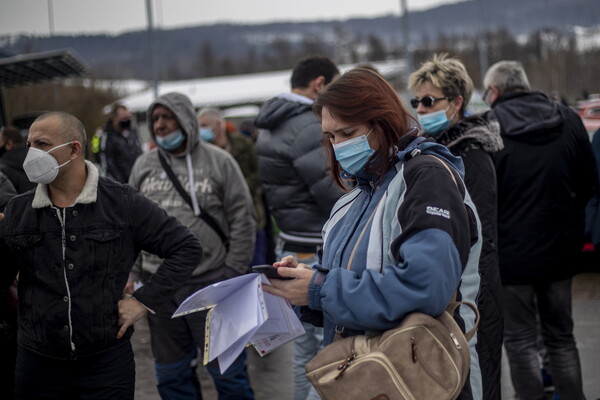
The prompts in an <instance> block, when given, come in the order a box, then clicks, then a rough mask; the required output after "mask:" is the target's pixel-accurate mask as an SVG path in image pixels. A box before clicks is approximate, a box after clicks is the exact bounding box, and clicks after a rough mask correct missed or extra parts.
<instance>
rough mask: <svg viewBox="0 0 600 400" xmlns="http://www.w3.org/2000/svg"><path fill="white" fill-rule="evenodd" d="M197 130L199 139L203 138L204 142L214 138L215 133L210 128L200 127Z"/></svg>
mask: <svg viewBox="0 0 600 400" xmlns="http://www.w3.org/2000/svg"><path fill="white" fill-rule="evenodd" d="M199 132H200V139H202V140H204V141H205V142H212V141H213V139H214V138H215V133H214V132H213V130H212V129H210V128H200V130H199Z"/></svg>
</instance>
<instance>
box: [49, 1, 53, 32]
mask: <svg viewBox="0 0 600 400" xmlns="http://www.w3.org/2000/svg"><path fill="white" fill-rule="evenodd" d="M48 29H49V30H50V36H53V35H54V7H52V0H48Z"/></svg>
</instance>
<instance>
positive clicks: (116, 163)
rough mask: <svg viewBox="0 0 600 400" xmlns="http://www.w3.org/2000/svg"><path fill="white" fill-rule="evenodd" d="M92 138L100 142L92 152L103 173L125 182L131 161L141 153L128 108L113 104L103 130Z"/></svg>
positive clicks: (127, 178)
mask: <svg viewBox="0 0 600 400" xmlns="http://www.w3.org/2000/svg"><path fill="white" fill-rule="evenodd" d="M94 140H96V141H98V140H99V142H100V143H99V146H95V147H94V152H96V157H97V161H98V162H99V163H100V166H101V167H102V170H103V171H104V173H105V175H106V176H108V177H110V178H113V179H114V180H116V181H117V182H121V183H127V182H128V181H129V174H130V173H131V168H132V167H133V163H134V162H135V160H136V159H137V158H138V157H139V155H140V154H142V146H141V144H140V139H139V138H138V135H137V132H136V130H135V129H133V128H132V126H131V113H130V112H129V110H128V109H127V108H126V107H125V106H123V105H121V104H116V105H114V106H113V109H112V112H111V113H110V117H109V119H108V121H107V122H106V125H105V126H104V131H102V133H101V134H100V136H99V138H97V139H94Z"/></svg>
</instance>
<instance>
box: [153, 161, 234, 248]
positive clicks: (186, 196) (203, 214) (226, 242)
mask: <svg viewBox="0 0 600 400" xmlns="http://www.w3.org/2000/svg"><path fill="white" fill-rule="evenodd" d="M158 158H159V160H160V163H161V165H162V167H163V169H164V170H165V172H166V173H167V176H168V177H169V179H170V180H171V182H172V183H173V186H174V187H175V189H176V190H177V192H178V193H179V194H180V195H181V197H182V198H183V200H185V202H186V203H187V204H188V205H189V206H190V207H192V209H194V206H193V205H192V198H191V197H190V195H189V193H188V192H186V191H185V189H184V188H183V186H181V182H179V179H177V176H176V175H175V173H174V172H173V170H172V169H171V166H170V165H169V163H168V162H167V160H166V159H165V156H164V155H163V154H162V153H161V152H160V151H158ZM197 217H198V218H200V219H202V220H203V221H204V222H206V224H207V225H208V226H210V227H211V228H212V229H213V230H214V231H215V233H216V234H217V235H218V236H219V238H221V241H222V242H223V245H224V246H225V248H226V249H227V250H229V238H228V237H227V235H225V232H223V230H222V229H221V227H220V226H219V224H217V221H215V219H214V218H213V217H212V216H211V215H210V214H209V213H207V212H206V211H202V210H200V215H198V216H197Z"/></svg>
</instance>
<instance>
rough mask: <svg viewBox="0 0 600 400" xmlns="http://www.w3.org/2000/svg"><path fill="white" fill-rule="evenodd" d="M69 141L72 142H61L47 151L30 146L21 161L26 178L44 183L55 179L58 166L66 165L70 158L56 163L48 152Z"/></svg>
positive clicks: (65, 144)
mask: <svg viewBox="0 0 600 400" xmlns="http://www.w3.org/2000/svg"><path fill="white" fill-rule="evenodd" d="M71 143H73V142H67V143H63V144H61V145H58V146H56V147H53V148H51V149H50V150H48V151H43V150H40V149H36V148H35V147H30V148H29V151H28V152H27V157H25V161H24V162H23V169H24V170H25V174H27V178H28V179H29V180H30V181H31V182H33V183H43V184H45V185H47V184H49V183H52V181H54V180H55V179H56V176H57V175H58V170H59V169H60V167H62V166H64V165H67V164H68V163H69V162H71V160H67V162H65V163H63V164H61V165H58V161H56V158H54V157H52V156H51V155H50V152H51V151H53V150H56V149H58V148H59V147H63V146H67V145H70V144H71Z"/></svg>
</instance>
